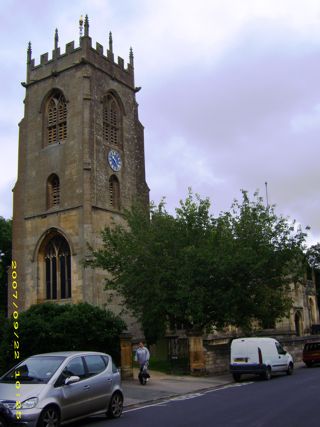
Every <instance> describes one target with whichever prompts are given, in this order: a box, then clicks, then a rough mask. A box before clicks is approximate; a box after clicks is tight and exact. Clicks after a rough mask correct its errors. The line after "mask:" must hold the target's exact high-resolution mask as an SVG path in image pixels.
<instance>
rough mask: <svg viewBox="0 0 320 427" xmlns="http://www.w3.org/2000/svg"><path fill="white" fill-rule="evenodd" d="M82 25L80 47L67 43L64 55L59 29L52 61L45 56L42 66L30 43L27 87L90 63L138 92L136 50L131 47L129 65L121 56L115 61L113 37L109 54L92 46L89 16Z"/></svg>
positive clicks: (42, 57)
mask: <svg viewBox="0 0 320 427" xmlns="http://www.w3.org/2000/svg"><path fill="white" fill-rule="evenodd" d="M79 25H80V27H79V28H80V43H79V46H77V47H75V42H74V41H72V42H69V43H67V44H66V46H65V51H64V52H61V50H60V47H59V36H58V30H57V29H56V30H55V34H54V49H53V50H52V54H51V57H49V53H48V52H46V53H44V54H42V55H41V56H40V63H39V64H35V60H34V59H33V58H32V49H31V43H30V42H29V44H28V50H27V78H26V83H22V84H23V86H29V85H32V84H33V83H35V82H38V81H40V80H43V79H48V78H51V77H56V76H57V75H59V74H60V73H62V72H64V71H66V70H68V69H70V68H73V67H79V66H83V65H84V64H88V63H89V64H91V65H92V66H94V67H95V68H98V69H100V70H101V71H102V72H104V73H106V74H108V75H109V76H110V77H111V78H112V79H114V80H119V81H120V82H121V83H124V84H125V85H127V86H129V87H130V88H132V89H133V90H134V89H135V88H134V62H133V52H132V48H131V47H130V51H129V62H128V63H127V64H126V65H125V61H124V59H123V58H121V57H120V56H118V58H117V61H115V56H114V53H113V40H112V33H111V32H110V33H109V40H108V48H107V49H106V50H105V49H104V47H103V45H102V44H100V43H98V42H97V43H96V46H95V47H93V46H92V39H91V37H90V36H89V20H88V16H86V17H85V20H84V23H83V20H82V19H80V21H79Z"/></svg>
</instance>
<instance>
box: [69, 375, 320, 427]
mask: <svg viewBox="0 0 320 427" xmlns="http://www.w3.org/2000/svg"><path fill="white" fill-rule="evenodd" d="M319 392H320V367H314V368H311V369H308V368H304V367H303V368H300V369H296V370H295V372H294V374H293V375H292V376H287V375H281V376H280V375H279V376H277V377H274V378H272V380H271V381H264V380H260V379H259V378H255V379H252V380H249V381H243V382H241V383H239V384H238V385H237V384H232V385H229V386H226V387H225V388H222V389H217V390H211V391H206V392H204V393H194V394H191V395H186V396H181V397H178V398H175V399H171V400H167V401H164V402H159V403H156V404H153V405H151V406H145V407H140V408H135V409H129V410H127V411H125V412H124V414H123V416H122V417H121V418H120V419H117V420H106V419H103V418H97V419H95V420H93V419H91V420H90V421H89V420H87V421H85V422H82V423H81V424H80V423H79V424H77V425H78V426H79V427H80V425H81V426H88V427H98V426H99V427H140V426H145V427H198V426H199V427H204V426H213V427H306V426H309V425H310V426H318V425H320V421H319V419H320V415H319V401H320V397H319V395H320V393H319Z"/></svg>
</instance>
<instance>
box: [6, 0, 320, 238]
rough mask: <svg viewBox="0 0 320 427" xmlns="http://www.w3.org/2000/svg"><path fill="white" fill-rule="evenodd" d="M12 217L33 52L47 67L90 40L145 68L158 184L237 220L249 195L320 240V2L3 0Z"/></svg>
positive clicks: (140, 97)
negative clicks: (84, 21)
mask: <svg viewBox="0 0 320 427" xmlns="http://www.w3.org/2000/svg"><path fill="white" fill-rule="evenodd" d="M0 11H1V16H0V18H1V20H0V22H1V30H0V33H1V43H0V51H1V67H0V77H1V92H2V93H1V97H0V103H1V116H0V145H1V147H0V148H1V158H0V167H1V169H0V170H1V175H0V197H1V206H0V215H1V216H4V217H6V218H9V217H11V215H12V192H11V190H12V187H13V185H14V183H15V180H16V174H17V151H18V123H19V121H20V120H21V118H22V117H23V98H24V91H25V90H24V88H23V87H22V86H21V85H20V82H22V81H25V75H26V50H27V44H28V42H29V41H31V42H32V57H33V58H34V59H35V62H36V64H38V63H39V62H40V55H41V54H43V53H45V52H50V54H49V56H50V55H51V50H52V49H53V43H54V31H55V28H58V30H59V45H60V47H61V50H62V51H63V52H64V49H65V44H66V43H67V42H69V41H72V40H76V43H77V41H78V38H79V28H78V27H79V24H78V21H79V17H80V15H81V14H83V15H85V14H88V16H89V22H90V36H91V37H92V39H93V45H94V46H95V43H96V42H99V43H101V44H103V45H104V46H105V47H107V44H108V34H109V31H112V33H113V47H114V52H115V55H119V56H121V57H123V58H124V59H125V62H128V56H129V48H130V46H132V48H133V52H134V57H135V78H136V85H137V86H142V90H141V91H140V92H139V93H138V94H137V101H138V103H139V116H140V120H141V122H142V124H143V125H144V126H145V151H146V173H147V182H148V185H149V187H150V190H151V192H150V198H151V200H154V201H155V202H156V203H157V202H159V201H160V199H161V197H162V196H165V197H166V200H167V206H168V209H169V210H171V209H173V208H174V207H176V206H178V203H179V200H180V199H184V198H185V197H186V195H187V189H188V187H192V189H193V191H194V192H197V193H199V194H200V195H201V196H202V197H206V196H208V197H209V198H210V200H211V202H212V205H213V213H214V214H218V213H219V212H220V211H222V210H227V209H229V208H230V205H231V203H232V201H233V199H234V198H241V194H240V189H245V190H248V191H249V192H251V193H253V192H254V191H255V190H260V194H261V195H262V196H263V197H265V195H266V188H265V182H268V196H269V202H270V203H272V204H276V205H277V213H279V214H283V215H285V216H287V215H288V216H290V218H292V219H293V218H295V219H296V220H297V221H298V222H299V223H301V224H302V225H303V226H306V225H309V226H311V233H312V234H311V236H310V240H309V242H310V244H311V243H315V242H316V241H320V197H319V195H320V170H319V154H320V144H319V141H320V138H319V136H320V2H319V0H307V1H306V0H197V1H191V0H82V1H81V0H77V1H70V0H69V1H65V0H55V1H47V0H41V1H40V0H28V1H22V0H20V1H13V0H12V1H10V0H1V2H0Z"/></svg>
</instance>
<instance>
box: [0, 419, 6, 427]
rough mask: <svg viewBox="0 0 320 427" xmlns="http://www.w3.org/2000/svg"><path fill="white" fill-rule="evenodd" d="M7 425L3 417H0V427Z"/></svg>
mask: <svg viewBox="0 0 320 427" xmlns="http://www.w3.org/2000/svg"><path fill="white" fill-rule="evenodd" d="M7 426H8V424H7V422H6V420H5V419H4V418H3V417H0V427H7Z"/></svg>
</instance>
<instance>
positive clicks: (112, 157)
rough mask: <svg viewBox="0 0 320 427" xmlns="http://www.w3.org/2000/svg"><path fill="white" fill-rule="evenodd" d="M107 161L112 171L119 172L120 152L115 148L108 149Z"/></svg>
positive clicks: (120, 163) (120, 164)
mask: <svg viewBox="0 0 320 427" xmlns="http://www.w3.org/2000/svg"><path fill="white" fill-rule="evenodd" d="M108 162H109V165H110V167H111V169H112V170H113V171H115V172H119V170H120V169H121V166H122V160H121V156H120V153H118V151H116V150H110V151H109V153H108Z"/></svg>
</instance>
